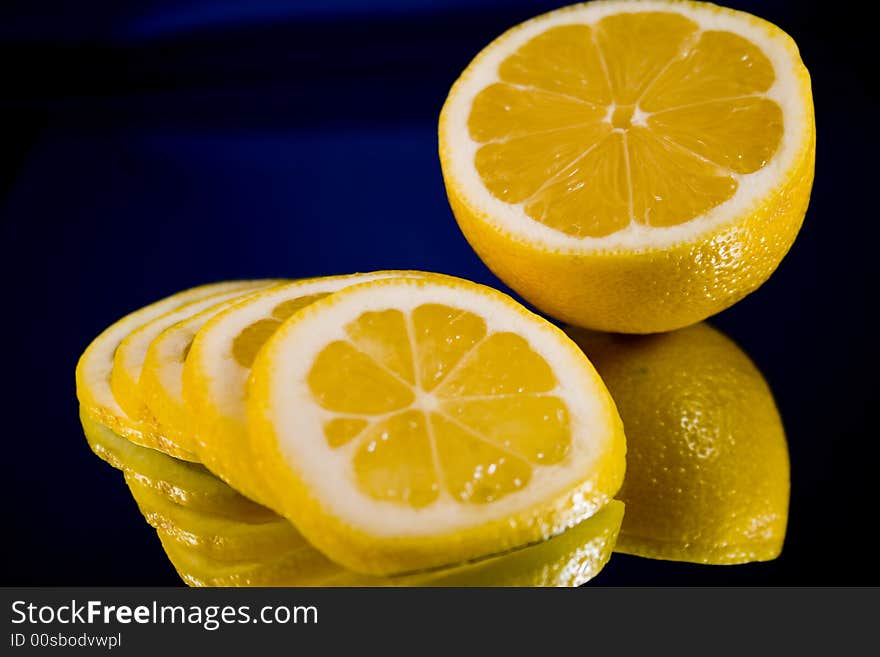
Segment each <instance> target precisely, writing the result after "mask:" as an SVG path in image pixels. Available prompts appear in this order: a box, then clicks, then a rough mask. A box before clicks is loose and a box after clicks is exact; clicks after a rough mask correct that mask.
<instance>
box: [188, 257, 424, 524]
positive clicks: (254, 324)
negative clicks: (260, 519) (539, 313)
mask: <svg viewBox="0 0 880 657" xmlns="http://www.w3.org/2000/svg"><path fill="white" fill-rule="evenodd" d="M390 276H417V277H420V276H424V274H421V273H420V272H394V271H391V272H374V273H369V274H354V275H351V276H328V277H325V278H311V279H303V280H299V281H295V282H293V283H289V284H287V285H282V286H277V287H274V288H272V289H270V290H265V291H263V292H261V293H258V294H256V295H253V296H250V297H248V298H247V299H245V300H242V301H241V302H240V303H237V304H235V305H234V306H232V307H230V308H228V309H227V310H225V311H224V312H221V313H219V314H217V315H216V316H215V317H212V318H211V319H210V320H209V321H207V322H206V323H205V324H204V325H203V326H202V327H201V329H200V330H199V332H198V334H197V335H196V336H195V339H194V340H193V341H192V344H191V346H190V349H189V352H188V354H187V356H186V361H185V363H184V366H183V395H184V399H185V400H186V404H187V411H188V414H189V417H190V418H192V420H193V424H192V429H191V431H193V432H194V435H195V437H196V440H197V442H198V443H199V446H198V450H197V453H198V454H199V456H200V458H201V460H202V461H203V462H204V463H205V464H206V465H207V466H208V467H209V468H210V469H211V470H212V471H213V472H215V473H216V474H218V475H219V476H220V477H222V478H223V479H225V480H226V481H228V482H229V483H230V484H232V485H233V486H234V487H235V488H237V489H238V490H240V491H242V492H244V493H245V494H246V495H248V496H249V497H251V498H252V499H254V500H257V501H258V502H260V503H261V504H265V505H267V506H270V507H273V508H274V507H275V506H276V505H275V503H274V502H273V501H272V495H271V491H270V489H269V487H268V486H267V485H266V484H265V483H264V482H263V480H262V478H261V477H260V476H259V475H258V474H257V470H256V465H255V464H256V461H257V460H258V458H259V454H258V453H254V452H252V451H251V450H250V446H249V443H248V442H247V427H246V419H247V418H246V411H245V397H246V394H247V386H246V384H247V378H248V375H249V374H250V371H251V365H252V364H253V361H254V358H255V357H256V355H257V351H259V349H260V348H261V347H262V346H263V343H264V342H265V341H266V340H267V339H268V338H269V336H270V335H272V333H274V332H275V330H276V329H277V328H278V327H279V326H281V323H282V322H283V321H284V320H285V319H287V318H288V317H290V316H291V315H292V314H293V313H295V312H297V311H298V310H300V309H302V308H304V307H306V306H307V305H309V304H310V303H312V302H313V301H315V300H317V299H320V298H321V297H324V296H327V295H328V294H332V293H333V292H336V291H338V290H341V289H343V288H345V287H348V286H350V285H353V284H355V283H362V282H364V281H369V280H374V279H380V278H388V277H390Z"/></svg>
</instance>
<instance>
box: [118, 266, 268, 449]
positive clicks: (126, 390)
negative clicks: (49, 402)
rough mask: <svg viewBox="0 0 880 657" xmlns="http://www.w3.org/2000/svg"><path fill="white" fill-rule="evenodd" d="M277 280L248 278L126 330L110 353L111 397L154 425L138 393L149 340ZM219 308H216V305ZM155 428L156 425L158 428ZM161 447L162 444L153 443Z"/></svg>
mask: <svg viewBox="0 0 880 657" xmlns="http://www.w3.org/2000/svg"><path fill="white" fill-rule="evenodd" d="M279 282H280V281H277V280H268V281H248V282H246V283H242V284H241V285H240V286H238V287H235V288H234V289H232V290H227V291H223V292H217V293H215V294H212V295H210V296H207V297H205V298H203V299H198V300H196V301H192V302H190V303H188V304H186V305H185V306H181V307H179V308H175V309H174V310H171V311H169V312H166V313H165V314H163V315H160V316H158V317H156V318H154V319H151V320H150V321H148V322H146V323H145V324H143V325H141V326H139V327H138V328H136V329H134V330H133V331H132V332H131V333H129V334H128V335H127V336H126V337H125V339H124V340H122V342H120V343H119V346H118V347H117V348H116V353H115V354H114V355H113V369H112V371H111V373H110V389H111V390H112V391H113V396H114V397H115V398H116V401H117V402H119V405H120V406H121V407H122V409H123V410H124V411H125V412H126V413H127V414H128V416H129V417H132V418H135V419H136V420H140V421H141V422H143V423H146V424H147V425H150V426H154V427H157V425H156V421H155V418H153V417H152V415H151V413H150V410H149V408H148V407H147V405H146V404H145V403H144V401H143V398H142V397H141V394H140V383H139V382H140V377H141V370H142V369H143V364H144V357H145V356H146V354H147V349H148V348H149V346H150V343H151V342H152V341H153V340H154V339H155V338H156V337H158V336H159V335H160V334H161V333H162V331H164V330H165V329H166V328H168V327H170V326H173V325H174V324H176V323H177V322H179V321H181V320H184V319H186V318H188V317H192V316H193V315H196V314H198V313H200V312H202V311H203V310H206V309H208V308H213V307H217V306H218V304H222V303H224V302H226V301H229V300H230V299H236V298H239V297H241V296H243V295H245V294H247V293H248V292H252V291H254V290H258V289H260V288H263V287H267V286H269V285H275V284H277V283H279ZM218 310H219V308H218ZM157 430H158V427H157ZM165 439H166V443H170V444H171V445H172V446H173V449H172V450H169V453H170V454H172V455H173V456H177V457H178V458H187V459H192V458H194V457H193V456H192V455H191V454H190V453H189V452H187V451H186V450H185V449H182V448H181V447H180V446H179V445H176V444H174V442H173V441H172V440H171V439H170V438H169V437H168V436H165ZM156 447H157V448H161V447H162V446H156Z"/></svg>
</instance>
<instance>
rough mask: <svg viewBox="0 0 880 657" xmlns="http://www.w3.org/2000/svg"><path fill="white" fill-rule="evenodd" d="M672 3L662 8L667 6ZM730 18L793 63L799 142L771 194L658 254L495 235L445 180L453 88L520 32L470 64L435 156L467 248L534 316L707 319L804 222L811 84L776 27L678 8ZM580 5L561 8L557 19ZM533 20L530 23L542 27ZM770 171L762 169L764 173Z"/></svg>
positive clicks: (766, 265) (781, 251) (620, 324)
mask: <svg viewBox="0 0 880 657" xmlns="http://www.w3.org/2000/svg"><path fill="white" fill-rule="evenodd" d="M677 4H679V3H670V7H673V8H674V7H675V6H676V5H677ZM680 4H681V5H682V6H685V5H686V6H700V7H703V8H704V9H705V8H711V10H713V11H718V12H723V13H729V14H734V13H735V14H738V15H739V16H741V17H743V18H744V20H748V21H749V22H751V23H753V24H754V25H756V26H757V27H758V28H759V29H761V30H763V31H765V32H767V33H769V34H770V35H772V37H773V38H774V39H778V40H780V41H782V42H783V43H784V44H785V46H786V48H787V49H788V50H789V51H790V52H791V54H792V55H793V58H794V60H795V61H796V62H797V63H798V64H797V65H798V68H797V71H796V76H797V81H798V88H797V89H796V91H795V92H794V93H797V94H798V95H799V97H801V98H802V99H803V103H804V106H805V107H806V109H807V117H806V120H807V122H808V129H807V132H806V135H805V139H804V140H803V143H802V144H801V145H800V147H799V150H798V152H797V154H796V156H795V158H794V160H793V165H792V166H791V167H790V168H789V169H788V171H786V172H784V174H783V175H782V177H781V179H780V180H779V181H778V183H777V184H776V186H775V187H774V189H773V190H772V193H770V194H767V195H765V196H764V197H762V198H759V199H756V200H755V205H754V206H753V207H750V208H744V210H743V213H742V215H740V216H738V217H736V218H734V219H732V220H731V221H728V222H726V223H724V224H721V225H718V226H715V227H714V228H710V229H707V230H701V231H699V232H697V233H696V234H693V235H691V236H689V237H686V238H684V239H683V240H682V241H680V242H678V243H675V244H673V245H671V246H666V247H662V248H661V247H652V246H650V245H648V246H643V247H639V248H636V249H598V248H597V249H595V250H586V249H585V250H579V249H565V250H561V249H554V248H550V247H547V246H544V245H542V244H539V243H535V242H532V241H530V240H529V239H527V238H526V237H525V236H524V235H522V234H518V233H514V232H511V231H508V230H506V229H504V228H501V227H500V226H499V224H498V222H497V221H494V220H493V218H492V217H490V216H488V215H487V214H486V212H484V211H482V210H480V209H479V208H478V207H477V206H476V205H475V204H474V203H473V202H471V201H470V200H469V198H468V194H467V193H466V192H465V189H464V185H463V183H462V182H461V181H459V180H457V179H456V178H455V177H454V175H453V174H452V171H453V164H452V152H451V143H452V142H453V140H454V137H453V136H452V135H451V130H452V128H451V125H450V122H451V119H450V117H449V112H450V111H451V110H449V107H450V105H451V99H452V98H453V97H454V96H455V95H456V93H457V90H458V87H460V86H462V85H463V81H464V80H465V79H466V78H468V77H469V76H470V75H472V74H473V73H472V71H473V70H474V69H475V68H477V67H479V65H480V62H481V60H482V58H484V57H485V56H486V53H487V51H490V50H492V48H493V47H494V46H495V45H496V44H497V43H500V42H503V41H504V40H506V39H507V38H509V37H510V36H511V35H514V34H515V33H516V32H517V31H518V30H519V29H521V28H522V27H524V26H526V25H529V23H530V22H527V23H525V24H523V25H521V26H518V27H515V28H513V29H512V30H510V31H509V32H508V33H506V34H505V35H503V36H501V37H499V39H498V40H497V41H496V42H494V43H493V44H492V45H490V46H488V47H487V48H486V50H484V51H483V53H481V54H480V55H478V56H477V57H476V58H475V59H474V61H473V62H472V63H471V64H470V65H469V66H468V68H467V69H466V70H465V71H464V72H463V73H462V75H461V77H460V78H459V80H458V81H457V82H456V84H455V85H453V87H452V89H451V91H450V94H449V99H450V100H448V101H447V104H446V105H445V106H444V109H443V111H442V112H441V116H440V123H439V145H440V148H439V153H440V162H441V166H442V169H443V176H444V182H445V184H446V190H447V196H448V199H449V203H450V206H451V208H452V211H453V214H454V215H455V218H456V220H457V222H458V225H459V227H460V228H461V230H462V232H463V233H464V235H465V237H466V238H467V240H468V242H469V243H470V245H471V246H472V248H473V249H474V251H476V253H477V255H478V256H479V257H480V258H481V259H482V260H483V262H484V263H485V264H486V265H487V266H488V267H489V268H490V269H491V270H492V271H493V272H494V273H495V274H496V275H497V276H498V277H499V278H500V279H502V280H503V281H504V282H505V283H506V284H507V285H509V286H510V287H511V288H513V289H514V290H516V292H517V293H519V294H520V295H521V296H522V297H523V298H524V299H525V300H526V301H528V302H529V303H531V304H533V305H534V306H535V307H537V308H538V309H540V310H541V311H542V312H544V313H546V314H548V315H550V316H552V317H554V318H556V319H559V320H562V321H564V322H568V323H571V324H574V325H576V326H583V327H588V328H592V329H597V330H602V331H615V332H622V333H654V332H660V331H668V330H673V329H676V328H680V327H683V326H688V325H690V324H693V323H695V322H698V321H701V320H703V319H706V318H707V317H710V316H712V315H714V314H716V313H718V312H720V311H721V310H724V309H725V308H728V307H730V306H731V305H733V304H734V303H736V302H737V301H739V300H740V299H742V298H743V297H745V296H746V295H748V294H749V293H751V292H752V291H754V290H755V289H757V288H758V287H759V286H760V285H761V284H762V283H764V282H765V281H766V280H767V279H768V278H769V277H770V275H771V274H772V273H773V272H774V271H775V270H776V268H777V267H778V265H779V263H780V262H781V261H782V259H783V257H784V256H785V254H786V253H787V252H788V250H789V248H790V247H791V245H792V243H793V242H794V240H795V238H796V236H797V234H798V232H799V230H800V228H801V225H802V223H803V219H804V215H805V213H806V209H807V205H808V203H809V196H810V191H811V189H812V182H813V172H814V166H815V144H816V140H815V120H814V115H813V103H812V92H811V83H810V76H809V73H808V71H807V69H806V68H805V67H803V65H802V64H801V63H800V57H799V55H798V52H797V46H796V45H795V44H794V42H793V41H792V40H791V39H790V37H788V36H787V35H786V34H785V33H784V32H782V31H781V30H780V29H779V28H777V27H776V26H774V25H772V24H770V23H767V22H766V21H763V20H761V19H759V18H756V17H753V16H748V15H746V14H741V13H740V12H732V11H731V10H728V9H724V8H720V7H714V6H711V5H707V4H703V3H680ZM581 6H582V5H575V6H573V7H570V8H563V9H561V10H558V12H553V13H563V12H566V11H570V10H576V9H577V8H578V7H581ZM542 19H543V17H538V18H537V19H535V20H542ZM768 166H769V165H768Z"/></svg>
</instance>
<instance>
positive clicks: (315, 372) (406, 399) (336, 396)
mask: <svg viewBox="0 0 880 657" xmlns="http://www.w3.org/2000/svg"><path fill="white" fill-rule="evenodd" d="M345 331H346V339H344V340H337V341H333V342H330V343H329V344H327V345H326V346H325V347H324V348H323V349H322V350H321V351H320V352H319V353H318V355H317V357H316V358H315V361H314V363H313V365H312V367H311V370H310V371H309V374H308V385H309V387H310V389H311V392H312V394H313V395H314V398H315V399H316V400H317V403H318V404H319V405H320V406H321V407H322V408H323V409H324V410H325V411H327V421H326V423H325V424H324V438H325V439H326V440H327V442H328V444H329V445H330V446H331V447H333V448H334V449H348V450H350V452H349V453H350V454H351V458H352V464H353V473H354V477H355V479H356V481H357V483H358V485H359V488H360V490H361V491H362V492H363V493H364V494H366V495H367V496H369V497H371V498H373V499H376V500H381V501H386V502H392V503H396V504H401V505H408V506H410V507H413V508H421V507H426V506H429V505H431V504H433V503H435V502H437V501H438V499H440V498H441V497H444V496H445V497H446V498H447V499H452V500H455V501H456V502H458V503H461V504H488V503H491V502H494V501H496V500H499V499H501V498H503V497H505V496H506V495H509V494H511V493H514V492H516V491H518V490H520V489H522V488H524V487H525V486H527V485H528V483H529V480H530V479H531V477H532V474H533V472H534V470H535V468H540V467H542V466H546V465H552V464H555V463H559V462H560V461H562V460H563V459H564V458H565V457H566V455H567V454H568V452H569V449H570V447H571V434H570V427H569V415H568V410H567V407H566V405H565V403H564V402H563V401H562V400H561V399H560V398H559V397H558V396H556V395H555V394H554V388H555V386H556V384H557V381H556V378H555V376H554V374H553V372H552V371H551V369H550V367H549V366H548V364H547V363H546V362H545V361H544V359H543V358H542V357H541V356H539V355H538V354H537V353H536V352H535V351H534V350H533V349H532V348H531V347H530V346H529V344H528V343H527V342H526V340H524V339H523V338H522V337H520V336H518V335H516V334H514V333H511V332H507V331H495V332H492V331H489V330H488V329H487V326H486V322H485V321H484V320H483V319H482V318H481V317H479V316H478V315H476V314H474V313H471V312H468V311H463V310H460V309H457V308H453V307H449V306H445V305H440V304H430V303H429V304H423V305H421V306H418V307H416V308H415V309H414V310H413V311H412V312H411V313H406V312H403V311H401V310H397V309H392V310H381V311H369V312H365V313H363V314H362V315H360V316H359V317H358V318H357V319H355V320H354V321H352V322H350V323H349V324H348V325H347V326H346V327H345Z"/></svg>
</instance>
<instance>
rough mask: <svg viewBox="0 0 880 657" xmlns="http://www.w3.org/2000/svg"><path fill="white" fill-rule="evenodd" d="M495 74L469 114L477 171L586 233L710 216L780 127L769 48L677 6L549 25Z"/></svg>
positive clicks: (776, 138) (539, 217) (549, 219)
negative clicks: (703, 22) (705, 24)
mask: <svg viewBox="0 0 880 657" xmlns="http://www.w3.org/2000/svg"><path fill="white" fill-rule="evenodd" d="M498 77H499V81H498V82H495V83H493V84H491V85H489V86H488V87H486V88H485V89H483V90H482V91H481V92H480V93H479V94H478V95H477V96H476V98H475V99H474V102H473V106H472V109H471V113H470V116H469V119H468V129H469V132H470V136H471V138H472V139H473V140H474V141H476V142H477V143H478V144H479V146H478V149H477V151H476V160H475V164H476V168H477V172H478V173H479V175H480V178H481V179H482V182H483V184H484V185H485V186H486V188H487V189H488V190H489V192H490V193H491V194H492V195H493V196H495V197H497V198H498V199H500V200H502V201H505V202H507V203H510V204H514V205H519V206H521V207H522V209H523V211H524V212H525V213H526V214H527V215H528V216H529V217H531V218H532V219H534V220H536V221H538V222H540V223H543V224H545V225H547V226H549V227H551V228H554V229H556V230H559V231H562V232H564V233H566V234H569V235H572V236H575V237H603V236H607V235H610V234H612V233H615V232H617V231H620V230H622V229H624V228H626V227H628V226H630V225H632V224H639V225H642V226H649V227H666V226H674V225H678V224H682V223H685V222H687V221H690V220H691V219H694V218H695V217H698V216H701V215H703V214H705V213H706V212H708V211H710V210H711V209H712V208H714V207H716V206H718V205H720V204H721V203H723V202H725V201H726V200H728V199H730V198H731V197H732V196H733V195H734V193H735V192H736V190H737V188H738V185H739V182H738V177H739V176H740V175H742V174H750V173H754V172H756V171H758V170H759V169H761V168H763V167H764V166H765V165H766V164H767V162H768V161H769V160H770V159H771V158H772V157H773V155H774V153H775V152H776V150H777V149H778V147H779V143H780V140H781V137H782V134H783V120H782V111H781V109H780V107H779V105H777V104H776V103H775V102H774V101H773V100H771V99H769V98H767V97H765V96H764V95H763V94H765V93H766V92H767V91H768V90H769V89H770V87H771V86H772V85H773V83H774V80H775V73H774V69H773V66H772V64H771V63H770V61H769V60H768V58H767V57H766V56H765V55H764V54H763V53H762V52H761V50H760V49H759V48H758V47H757V46H755V45H754V44H753V43H751V42H750V41H748V40H747V39H745V38H743V37H741V36H739V35H736V34H733V33H731V32H725V31H716V30H701V29H700V28H699V26H698V25H697V24H696V23H694V22H693V21H691V20H690V19H688V18H686V17H684V16H682V15H680V14H677V13H671V12H662V11H658V12H639V13H619V14H615V15H611V16H606V17H604V18H602V19H600V20H598V21H596V23H594V24H592V25H585V24H577V25H563V26H557V27H551V28H549V29H548V30H546V31H545V32H543V33H541V34H539V35H538V36H536V37H534V38H533V39H531V40H530V41H528V42H527V43H526V44H524V45H523V46H522V47H520V48H519V49H518V50H517V51H516V52H514V53H513V54H511V55H510V56H509V57H507V59H505V60H504V61H503V62H502V63H501V65H500V67H499V69H498Z"/></svg>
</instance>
